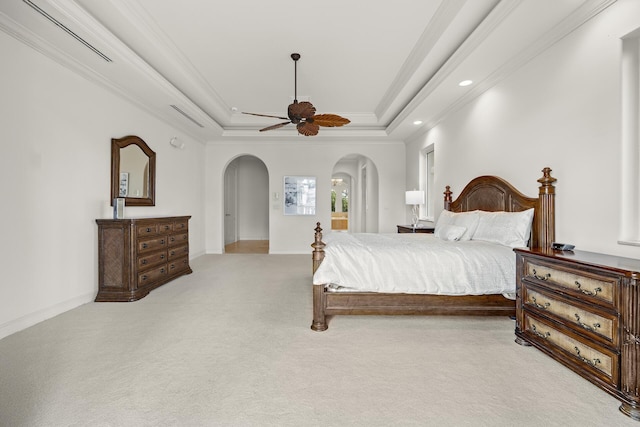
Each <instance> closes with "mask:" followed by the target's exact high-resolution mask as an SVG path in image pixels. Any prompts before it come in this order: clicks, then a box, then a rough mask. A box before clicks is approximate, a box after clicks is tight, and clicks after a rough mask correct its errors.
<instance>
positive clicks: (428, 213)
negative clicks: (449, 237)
mask: <svg viewBox="0 0 640 427" xmlns="http://www.w3.org/2000/svg"><path fill="white" fill-rule="evenodd" d="M433 153H434V151H433V145H430V146H429V147H427V148H425V149H424V151H423V155H424V157H423V162H422V163H423V168H422V176H423V183H422V185H423V186H424V187H423V188H424V195H425V204H424V206H421V207H420V217H421V218H425V219H427V220H429V221H434V217H435V213H434V203H433V202H434V200H435V192H434V185H433V180H434V179H433V177H434V167H433V157H434V155H433Z"/></svg>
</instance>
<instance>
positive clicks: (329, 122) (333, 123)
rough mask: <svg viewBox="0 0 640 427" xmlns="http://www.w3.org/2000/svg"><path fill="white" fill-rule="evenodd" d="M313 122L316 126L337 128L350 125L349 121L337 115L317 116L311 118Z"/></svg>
mask: <svg viewBox="0 0 640 427" xmlns="http://www.w3.org/2000/svg"><path fill="white" fill-rule="evenodd" d="M313 122H314V123H315V124H317V125H318V126H324V127H338V126H344V125H346V124H349V123H351V120H349V119H347V118H344V117H341V116H339V115H337V114H317V115H316V116H314V117H313Z"/></svg>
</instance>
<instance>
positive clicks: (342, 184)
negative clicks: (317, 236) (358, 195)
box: [331, 173, 351, 231]
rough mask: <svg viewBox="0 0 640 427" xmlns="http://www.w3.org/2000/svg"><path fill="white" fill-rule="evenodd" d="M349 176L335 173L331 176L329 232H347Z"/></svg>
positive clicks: (349, 193) (349, 191) (349, 194)
mask: <svg viewBox="0 0 640 427" xmlns="http://www.w3.org/2000/svg"><path fill="white" fill-rule="evenodd" d="M350 196H351V176H350V175H347V174H345V173H335V174H333V175H332V176H331V230H333V231H348V230H349V205H350Z"/></svg>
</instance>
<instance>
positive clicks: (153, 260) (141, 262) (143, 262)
mask: <svg viewBox="0 0 640 427" xmlns="http://www.w3.org/2000/svg"><path fill="white" fill-rule="evenodd" d="M163 262H167V252H166V251H162V252H153V253H150V254H148V255H144V256H139V257H138V269H139V270H144V269H147V268H149V267H152V266H154V265H157V264H162V263H163Z"/></svg>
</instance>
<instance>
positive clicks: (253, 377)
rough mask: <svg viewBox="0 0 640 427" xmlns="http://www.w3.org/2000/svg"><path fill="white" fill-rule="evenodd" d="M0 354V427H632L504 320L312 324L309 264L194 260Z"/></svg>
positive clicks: (362, 319)
mask: <svg viewBox="0 0 640 427" xmlns="http://www.w3.org/2000/svg"><path fill="white" fill-rule="evenodd" d="M191 265H192V268H193V270H194V273H193V274H191V275H189V276H185V277H182V278H180V279H178V280H176V281H174V282H171V283H169V284H167V285H164V286H163V287H161V288H158V289H156V290H155V291H153V292H152V293H151V294H149V295H148V296H147V297H146V298H144V299H142V300H140V301H138V302H134V303H91V304H86V305H84V306H82V307H79V308H77V309H75V310H71V311H69V312H67V313H64V314H62V315H60V316H57V317H55V318H53V319H50V320H47V321H45V322H42V323H40V324H38V325H36V326H33V327H31V328H29V329H26V330H24V331H21V332H18V333H16V334H13V335H11V336H8V337H6V338H4V339H2V340H0V426H3V427H4V426H10V427H20V426H545V427H550V426H581V427H588V426H640V424H638V423H637V422H635V421H632V420H631V419H629V418H627V417H626V416H624V415H623V414H622V413H620V412H619V411H618V406H619V403H618V401H617V400H615V399H614V398H612V397H610V396H609V395H608V394H606V393H605V392H603V391H601V390H600V389H598V388H597V387H595V386H593V385H591V384H590V383H588V382H587V381H585V380H583V379H582V378H580V377H579V376H578V375H576V374H574V373H573V372H571V371H569V370H568V369H566V368H564V367H562V366H561V365H559V364H558V363H556V362H554V361H552V360H551V359H550V358H548V357H547V356H545V355H543V354H542V353H540V352H539V351H537V350H535V349H533V348H530V347H521V346H519V345H517V344H515V343H514V335H513V328H514V324H513V321H511V320H509V319H507V318H472V317H416V316H405V317H403V316H398V317H385V316H340V317H335V318H333V319H331V320H330V323H329V330H328V331H326V332H321V333H318V332H313V331H311V330H310V329H309V326H310V324H311V285H310V281H311V257H310V256H308V255H247V254H226V255H206V256H203V257H200V258H198V259H195V260H193V261H192V262H191Z"/></svg>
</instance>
